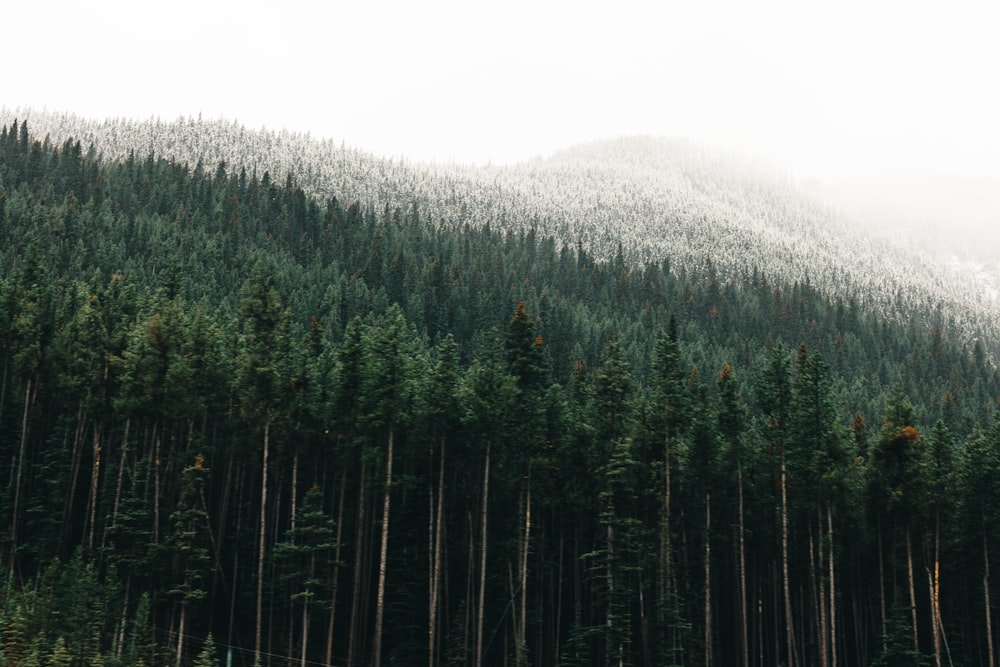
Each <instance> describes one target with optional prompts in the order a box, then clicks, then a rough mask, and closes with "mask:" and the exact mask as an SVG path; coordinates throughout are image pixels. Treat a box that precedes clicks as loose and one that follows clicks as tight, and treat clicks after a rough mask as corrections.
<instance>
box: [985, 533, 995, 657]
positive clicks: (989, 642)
mask: <svg viewBox="0 0 1000 667" xmlns="http://www.w3.org/2000/svg"><path fill="white" fill-rule="evenodd" d="M983 598H984V600H983V601H984V602H985V603H986V653H987V656H988V657H989V667H995V665H996V664H997V663H996V659H995V658H994V657H993V621H992V619H991V618H990V552H989V550H988V548H987V546H986V533H985V532H984V533H983Z"/></svg>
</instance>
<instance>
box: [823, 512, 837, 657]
mask: <svg viewBox="0 0 1000 667" xmlns="http://www.w3.org/2000/svg"><path fill="white" fill-rule="evenodd" d="M826 529H827V534H828V535H829V538H830V656H831V661H830V664H831V665H832V666H833V667H837V594H836V591H837V586H836V580H835V579H834V578H833V574H834V568H833V551H834V549H833V514H832V512H831V511H830V506H829V505H827V506H826Z"/></svg>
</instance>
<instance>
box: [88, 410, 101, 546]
mask: <svg viewBox="0 0 1000 667" xmlns="http://www.w3.org/2000/svg"><path fill="white" fill-rule="evenodd" d="M100 474H101V439H100V436H99V435H98V431H97V426H96V425H95V426H94V468H93V470H92V471H91V474H90V498H89V499H88V501H89V502H88V505H89V510H90V512H89V522H90V526H89V529H88V531H87V549H89V550H90V551H93V550H94V523H95V522H96V519H97V483H98V480H99V479H100Z"/></svg>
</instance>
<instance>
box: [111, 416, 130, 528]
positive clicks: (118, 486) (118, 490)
mask: <svg viewBox="0 0 1000 667" xmlns="http://www.w3.org/2000/svg"><path fill="white" fill-rule="evenodd" d="M131 424H132V418H131V417H130V418H128V419H126V420H125V436H124V437H123V438H122V455H121V458H120V459H119V460H118V481H117V482H116V483H115V504H114V509H112V510H111V525H112V526H113V525H115V523H116V522H117V521H118V504H119V502H120V501H121V497H122V480H123V479H124V477H125V461H126V455H127V454H128V430H129V426H130V425H131Z"/></svg>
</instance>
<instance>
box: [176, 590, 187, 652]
mask: <svg viewBox="0 0 1000 667" xmlns="http://www.w3.org/2000/svg"><path fill="white" fill-rule="evenodd" d="M186 620H187V604H186V603H184V602H182V603H181V620H180V623H179V624H178V626H177V662H176V663H175V665H176V667H181V664H182V663H183V661H184V632H185V630H186V627H185V621H186Z"/></svg>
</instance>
